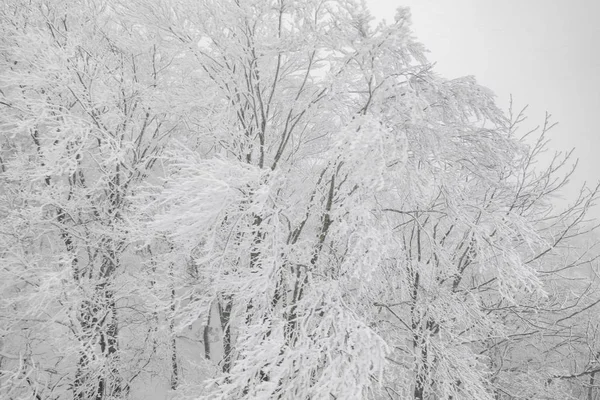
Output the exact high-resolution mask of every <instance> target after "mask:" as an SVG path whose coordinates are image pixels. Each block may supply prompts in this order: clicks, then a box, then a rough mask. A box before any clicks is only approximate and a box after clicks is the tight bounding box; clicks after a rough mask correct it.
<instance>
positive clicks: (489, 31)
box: [367, 0, 600, 185]
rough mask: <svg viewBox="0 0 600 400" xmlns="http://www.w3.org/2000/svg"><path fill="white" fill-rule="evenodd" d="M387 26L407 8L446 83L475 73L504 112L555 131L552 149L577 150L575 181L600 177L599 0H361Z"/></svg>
mask: <svg viewBox="0 0 600 400" xmlns="http://www.w3.org/2000/svg"><path fill="white" fill-rule="evenodd" d="M367 3H368V4H369V5H370V7H371V10H372V11H373V14H374V15H375V16H376V17H378V18H385V19H387V20H388V21H392V20H393V17H394V14H395V10H396V8H397V7H398V6H408V7H410V9H411V13H412V16H413V18H412V19H413V31H414V33H415V36H416V37H417V39H418V40H419V41H420V42H421V43H423V44H424V45H425V46H426V47H427V48H428V49H429V50H430V54H429V55H428V57H429V59H430V61H436V62H437V68H436V70H437V72H438V73H440V74H442V75H443V76H445V77H447V78H455V77H459V76H464V75H475V77H476V78H477V80H478V81H479V83H481V84H483V85H485V86H487V87H489V88H491V89H492V90H493V91H494V92H495V93H496V95H497V96H498V98H497V101H498V104H500V105H501V106H502V108H503V109H506V108H507V106H508V98H509V95H510V94H512V95H513V99H514V102H515V104H516V105H517V106H521V107H522V106H524V105H526V104H529V113H528V114H529V120H528V124H529V126H535V125H538V124H541V123H542V122H543V118H544V113H545V111H548V112H550V113H551V114H552V115H553V120H555V121H558V122H559V126H557V127H556V128H555V130H554V131H553V135H552V139H553V141H552V142H553V147H554V148H555V149H557V150H560V149H570V148H572V147H576V156H577V157H579V159H580V168H579V172H578V175H577V183H579V184H581V183H583V181H587V182H588V183H589V184H591V185H593V184H595V183H596V182H597V181H598V180H599V179H600V153H599V149H600V129H599V128H600V123H598V120H599V119H600V22H599V21H598V19H599V17H600V0H570V1H567V0H501V1H498V0H453V1H448V0H367Z"/></svg>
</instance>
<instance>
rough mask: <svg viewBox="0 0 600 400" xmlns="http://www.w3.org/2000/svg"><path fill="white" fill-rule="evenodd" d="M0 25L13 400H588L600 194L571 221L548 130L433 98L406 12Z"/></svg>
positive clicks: (71, 14)
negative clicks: (157, 399)
mask: <svg viewBox="0 0 600 400" xmlns="http://www.w3.org/2000/svg"><path fill="white" fill-rule="evenodd" d="M1 12H2V13H3V14H2V17H4V20H6V21H10V22H7V23H3V24H2V25H1V27H0V29H2V36H1V37H0V56H1V58H0V65H1V66H2V70H1V71H0V90H1V92H0V96H1V97H0V107H2V111H3V114H2V115H1V116H0V130H1V132H2V135H3V136H2V137H1V138H0V140H1V141H2V142H1V143H2V149H1V152H0V168H1V170H0V183H1V184H2V185H1V186H0V196H2V197H0V215H1V216H2V218H3V220H4V221H6V222H5V223H4V224H3V226H2V228H0V262H1V263H2V264H1V266H2V271H1V272H0V278H1V285H2V286H1V288H2V289H1V290H2V305H3V307H2V311H0V317H1V318H2V325H1V329H2V330H1V331H0V335H1V336H0V340H1V342H0V346H1V353H0V362H1V369H2V375H1V376H0V379H1V380H2V390H4V392H3V393H2V395H3V396H5V397H7V398H31V397H34V398H36V397H37V398H46V397H47V398H59V399H62V398H73V397H75V398H82V399H87V398H93V399H98V400H100V399H109V398H115V399H116V398H152V397H151V396H152V395H151V394H150V393H148V391H147V390H145V389H144V386H150V387H153V386H155V385H158V386H160V385H162V387H163V390H164V392H165V393H164V396H170V395H172V396H173V397H174V398H211V399H369V398H370V399H414V400H425V399H513V398H556V399H558V398H560V399H564V398H568V397H569V396H580V397H581V396H588V397H589V396H590V393H592V392H591V389H590V390H587V389H588V388H587V387H586V386H585V385H588V386H590V385H591V386H593V384H594V377H595V372H599V371H596V364H595V363H596V358H597V354H598V350H597V349H596V346H597V337H596V336H597V334H596V330H595V329H596V328H595V327H597V321H596V320H592V321H590V323H589V324H587V325H586V324H585V323H584V322H585V321H584V320H583V318H584V317H586V316H589V315H593V313H592V311H593V310H594V307H595V305H596V304H598V302H599V300H597V299H598V296H597V294H595V293H594V290H593V289H594V288H595V285H596V284H595V283H594V281H593V280H592V279H591V278H590V276H592V275H590V274H591V271H592V269H591V266H592V263H593V261H594V251H593V249H589V248H586V247H584V246H582V245H581V243H582V240H580V238H583V237H585V238H589V237H591V236H590V235H591V233H590V232H591V231H592V230H593V226H592V225H589V224H588V222H587V220H586V218H587V217H586V215H587V213H588V211H589V210H590V207H591V205H592V203H593V202H594V201H595V199H596V197H597V188H596V189H591V190H588V189H585V188H584V189H582V191H581V195H580V196H579V198H578V199H577V200H576V201H575V203H573V204H572V205H570V206H567V207H566V208H564V209H560V208H558V207H557V206H556V205H555V203H554V199H555V196H556V195H557V194H559V193H560V192H561V190H564V187H565V185H566V183H567V181H568V178H569V177H570V175H571V173H572V170H570V169H569V163H570V161H569V154H567V155H566V156H563V155H557V157H555V158H554V159H553V160H551V161H550V162H549V163H548V165H547V166H546V167H541V166H539V164H536V163H539V162H540V156H541V154H542V153H543V149H544V146H545V143H546V141H547V132H548V130H549V129H550V128H551V126H549V123H547V124H546V125H545V126H544V127H543V129H542V132H541V135H540V138H539V140H537V141H534V142H533V143H530V142H529V140H530V139H529V136H532V135H531V134H530V135H524V137H520V136H519V134H518V132H517V128H518V127H519V126H520V125H522V123H523V115H522V114H518V115H515V116H513V115H511V114H509V115H508V116H507V115H505V114H504V113H503V112H502V111H501V110H500V109H499V108H498V107H497V106H496V105H495V103H494V99H493V94H492V93H491V92H490V91H489V90H488V89H486V88H484V87H481V86H479V85H478V84H477V83H476V81H475V79H474V78H472V77H465V78H459V79H453V80H448V79H444V78H442V77H440V76H438V75H436V74H435V72H434V71H433V68H432V65H431V64H430V63H428V61H427V60H426V58H425V56H424V48H423V46H421V45H420V44H419V43H418V42H416V41H415V39H414V38H413V37H412V34H411V32H410V15H409V12H408V10H406V9H402V8H401V9H399V10H398V12H397V14H396V16H395V18H394V21H393V22H392V23H389V24H386V23H377V24H376V23H375V22H374V21H373V19H372V17H371V16H370V14H369V11H368V9H367V7H366V6H365V4H364V3H363V2H361V1H358V0H325V1H322V0H247V1H239V0H219V1H214V0H204V1H200V2H198V1H191V0H150V1H141V0H140V1H131V0H130V1H117V0H110V1H103V2H97V1H92V0H90V1H77V2H69V1H64V2H63V1H52V2H47V1H44V0H31V1H29V0H27V1H26V0H11V1H10V2H9V3H7V4H6V5H5V6H3V8H2V9H1ZM547 122H548V121H547ZM573 270H577V271H578V273H579V274H580V275H578V277H579V278H581V279H583V280H582V281H574V280H571V281H568V280H567V279H573V278H574V276H573V274H568V275H565V273H566V272H569V273H570V272H571V271H573ZM582 271H585V273H586V274H587V275H582ZM582 282H583V283H582ZM575 320H577V321H578V322H577V324H574V323H571V322H572V321H575ZM573 349H576V351H575V350H574V351H572V352H571V353H572V354H573V357H571V359H569V360H566V359H565V357H564V353H565V352H566V351H567V352H568V351H571V350H573ZM582 363H583V364H582ZM583 379H584V380H583ZM156 382H158V383H156ZM591 386H590V387H591ZM167 391H170V393H171V394H170V395H168V394H167V393H166V392H167ZM159 395H160V396H162V392H159Z"/></svg>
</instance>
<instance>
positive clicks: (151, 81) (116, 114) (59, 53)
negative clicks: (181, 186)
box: [0, 1, 177, 399]
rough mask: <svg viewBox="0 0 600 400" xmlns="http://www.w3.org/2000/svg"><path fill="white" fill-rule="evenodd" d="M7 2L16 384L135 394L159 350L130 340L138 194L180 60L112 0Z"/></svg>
mask: <svg viewBox="0 0 600 400" xmlns="http://www.w3.org/2000/svg"><path fill="white" fill-rule="evenodd" d="M2 13H3V15H2V20H3V21H5V22H3V24H2V39H1V40H2V57H1V59H0V63H1V65H2V68H1V70H2V72H1V75H0V85H1V88H0V89H1V91H0V95H1V96H2V98H1V105H2V108H3V113H2V117H0V118H1V121H2V122H1V126H2V131H3V135H2V154H1V156H2V176H1V178H0V179H1V180H2V185H1V186H2V189H1V195H2V200H1V201H0V207H1V208H0V209H1V213H2V216H3V221H5V223H4V224H3V225H4V226H3V229H2V233H1V235H0V243H1V244H0V248H1V249H2V250H1V253H0V254H1V256H2V265H3V270H2V301H3V307H2V310H3V311H2V320H3V324H2V326H3V329H2V340H3V348H4V349H6V350H5V351H7V352H8V356H7V357H5V359H3V366H5V368H8V369H5V370H4V371H5V373H3V375H2V380H3V384H2V386H3V390H4V391H5V393H4V394H3V397H4V396H7V397H6V398H31V397H32V396H33V397H34V398H47V397H48V398H51V397H53V396H58V398H64V396H66V395H67V394H66V393H71V394H72V397H73V398H80V399H106V398H121V397H122V396H125V395H126V393H127V392H128V390H129V387H130V384H131V382H132V381H133V380H134V379H135V378H136V377H137V375H138V374H139V373H140V371H139V368H140V366H143V365H144V361H145V358H146V357H148V352H149V351H150V350H149V346H148V344H145V343H143V342H142V343H135V346H131V344H132V343H133V342H132V341H131V340H130V341H129V342H127V345H126V346H125V347H122V343H123V339H124V338H126V337H128V336H131V335H136V334H139V333H140V330H139V328H138V324H139V319H140V318H139V316H138V315H136V314H135V311H136V310H135V305H136V303H139V298H138V296H139V295H140V294H136V293H131V292H129V291H128V290H127V285H128V284H129V282H130V281H131V280H135V275H136V273H137V272H138V271H136V270H139V268H136V266H135V264H134V265H131V264H132V259H131V251H130V250H129V246H130V244H131V240H130V239H129V236H130V235H129V232H128V231H127V228H126V226H125V221H126V218H127V212H128V201H127V199H126V197H127V195H128V194H130V193H131V192H132V191H134V190H135V188H136V186H137V185H138V184H139V183H140V182H142V181H144V180H145V179H147V177H148V175H149V174H151V173H152V171H153V165H154V163H155V162H156V160H157V157H158V156H159V155H160V153H161V151H162V148H163V146H164V143H165V142H166V138H167V137H168V135H169V134H170V132H171V131H173V130H174V129H175V128H176V126H177V125H176V123H174V122H173V121H170V120H169V117H171V116H172V115H173V114H170V115H168V116H167V114H165V112H164V110H165V107H166V105H165V104H163V103H162V101H163V99H161V94H162V92H163V91H164V88H165V86H167V85H168V82H167V81H166V80H165V78H164V75H165V74H164V71H165V68H166V67H167V66H168V61H169V60H168V59H167V58H166V57H165V53H164V52H159V51H157V48H156V46H155V45H154V44H152V43H150V44H147V43H144V42H143V39H145V38H144V36H143V32H141V31H139V30H136V29H135V27H132V26H127V25H122V24H120V21H119V20H118V19H117V20H115V19H113V18H112V17H113V16H114V9H113V8H111V5H110V4H105V3H96V2H81V3H79V2H78V3H71V2H51V3H47V2H44V1H32V2H29V1H14V2H10V3H8V4H6V5H4V6H3V9H2ZM143 43H144V44H143ZM161 56H162V57H163V58H162V59H161ZM128 257H129V258H128ZM150 318H151V315H150V314H147V315H143V318H142V319H148V320H149V319H150ZM142 332H143V329H142ZM4 355H5V354H4V353H3V356H4ZM7 360H8V361H7Z"/></svg>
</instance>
